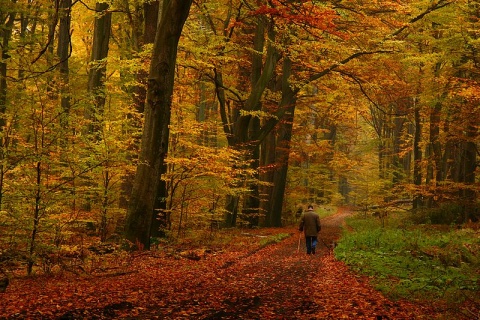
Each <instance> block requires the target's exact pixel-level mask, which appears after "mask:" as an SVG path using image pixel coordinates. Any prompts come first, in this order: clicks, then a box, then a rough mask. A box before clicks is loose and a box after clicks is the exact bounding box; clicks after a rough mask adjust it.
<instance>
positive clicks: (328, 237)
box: [0, 209, 436, 319]
mask: <svg viewBox="0 0 480 320" xmlns="http://www.w3.org/2000/svg"><path fill="white" fill-rule="evenodd" d="M348 214H349V212H348V210H345V209H344V210H340V211H339V212H337V214H335V215H334V216H332V217H330V218H326V219H323V221H322V232H321V239H322V240H323V241H322V242H320V243H319V249H320V251H319V253H318V254H317V255H306V254H305V249H304V247H303V241H302V245H301V247H300V251H299V252H298V251H297V249H298V239H299V237H298V235H299V233H298V232H297V231H296V230H295V229H293V228H290V229H285V230H283V231H288V232H291V233H292V234H293V236H292V237H290V238H288V239H286V240H284V241H282V242H280V243H277V244H274V245H269V246H267V247H265V248H263V249H260V250H257V251H255V252H251V253H250V254H243V255H238V254H235V253H231V254H228V253H222V254H218V255H213V254H212V255H211V256H209V257H206V258H205V259H202V260H200V261H191V260H188V259H165V258H164V257H163V258H159V257H155V256H143V257H138V261H141V264H137V265H135V266H136V267H135V268H136V269H135V270H133V272H129V273H127V274H125V275H121V276H117V277H115V278H109V277H101V278H98V279H92V278H82V277H78V278H76V279H71V278H68V279H50V280H48V279H47V280H37V281H34V282H31V281H30V282H28V281H25V282H23V283H22V282H17V283H14V284H13V286H12V288H10V287H9V291H7V293H5V294H3V296H2V294H0V319H122V318H123V319H434V318H435V316H436V315H435V312H434V311H433V310H431V309H429V308H427V307H424V306H419V305H414V304H412V303H406V302H401V301H396V302H392V301H390V300H388V299H386V298H385V297H383V296H382V295H381V294H380V293H378V292H377V291H375V290H373V289H372V288H371V286H370V285H369V284H368V281H367V279H365V278H364V277H360V276H358V275H356V274H354V273H352V272H351V271H349V270H348V268H347V267H346V266H345V265H344V264H343V263H341V262H338V261H336V260H335V259H334V257H333V254H332V253H331V249H330V248H328V247H327V246H326V245H323V243H325V244H327V245H329V244H331V243H332V242H333V241H334V240H336V239H338V238H339V236H340V231H341V224H342V222H343V220H344V218H345V216H347V215H348ZM10 289H11V290H10ZM19 303H21V304H23V305H24V307H23V309H22V308H19ZM19 310H20V311H19ZM2 316H3V317H2Z"/></svg>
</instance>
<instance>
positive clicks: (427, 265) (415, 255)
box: [335, 213, 480, 306]
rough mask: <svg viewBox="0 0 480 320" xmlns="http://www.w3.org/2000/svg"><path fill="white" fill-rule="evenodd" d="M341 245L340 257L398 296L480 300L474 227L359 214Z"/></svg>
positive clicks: (479, 243) (478, 240)
mask: <svg viewBox="0 0 480 320" xmlns="http://www.w3.org/2000/svg"><path fill="white" fill-rule="evenodd" d="M347 225H348V228H346V229H345V232H344V235H343V237H342V239H341V241H340V243H339V244H338V246H337V248H336V249H335V255H336V257H337V258H338V259H340V260H343V261H345V262H346V263H347V264H348V265H350V266H351V267H352V268H354V269H355V270H357V271H359V272H361V273H363V274H366V275H368V276H372V281H373V283H374V285H375V286H376V287H377V289H379V290H381V291H382V292H384V293H386V294H387V295H389V296H390V297H392V298H410V299H416V298H421V299H443V300H444V301H446V302H449V303H462V302H469V303H473V304H476V305H477V306H478V304H479V303H480V299H479V298H478V297H479V291H480V233H479V232H478V231H475V230H474V229H471V228H466V227H465V228H462V227H456V226H445V225H425V224H424V225H416V224H414V223H413V222H412V220H410V219H409V218H408V217H407V216H406V215H405V214H402V213H393V214H390V215H389V217H388V219H387V221H386V223H385V225H384V226H382V223H381V222H380V221H378V220H377V219H376V218H373V217H367V218H365V216H355V217H352V218H350V219H348V220H347Z"/></svg>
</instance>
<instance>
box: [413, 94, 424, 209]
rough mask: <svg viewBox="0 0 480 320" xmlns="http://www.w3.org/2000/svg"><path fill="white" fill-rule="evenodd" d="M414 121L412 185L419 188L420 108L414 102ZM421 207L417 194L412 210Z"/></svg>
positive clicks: (420, 199) (420, 173)
mask: <svg viewBox="0 0 480 320" xmlns="http://www.w3.org/2000/svg"><path fill="white" fill-rule="evenodd" d="M413 108H414V110H413V112H414V121H415V133H414V136H413V183H414V184H415V185H416V186H417V187H420V186H421V185H422V169H421V162H422V149H421V147H420V142H421V140H420V139H421V138H422V124H421V117H420V107H419V106H418V105H417V104H416V102H415V101H414V107H413ZM421 205H422V196H421V195H420V194H419V193H418V192H417V193H416V195H415V196H414V199H413V209H418V208H420V207H421Z"/></svg>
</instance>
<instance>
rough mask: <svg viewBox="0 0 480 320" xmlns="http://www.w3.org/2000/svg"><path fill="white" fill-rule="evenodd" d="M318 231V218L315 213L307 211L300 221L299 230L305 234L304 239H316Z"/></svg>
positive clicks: (319, 227) (310, 210)
mask: <svg viewBox="0 0 480 320" xmlns="http://www.w3.org/2000/svg"><path fill="white" fill-rule="evenodd" d="M320 229H321V226H320V217H319V216H318V214H317V213H316V212H315V211H313V210H312V209H309V210H308V211H307V212H305V213H304V214H303V216H302V218H301V219H300V226H299V230H300V231H303V232H305V236H306V237H316V236H317V234H318V233H319V232H320Z"/></svg>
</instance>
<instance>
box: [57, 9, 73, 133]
mask: <svg viewBox="0 0 480 320" xmlns="http://www.w3.org/2000/svg"><path fill="white" fill-rule="evenodd" d="M71 6H72V0H62V1H61V2H60V8H59V11H60V28H59V30H58V48H57V55H58V59H59V60H60V62H59V71H60V93H61V105H62V111H63V116H62V117H61V121H62V126H63V128H67V126H68V114H69V112H70V93H69V91H70V90H69V82H70V80H69V72H70V70H69V67H68V58H69V57H70V45H71V38H70V24H71V16H70V10H71Z"/></svg>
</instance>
